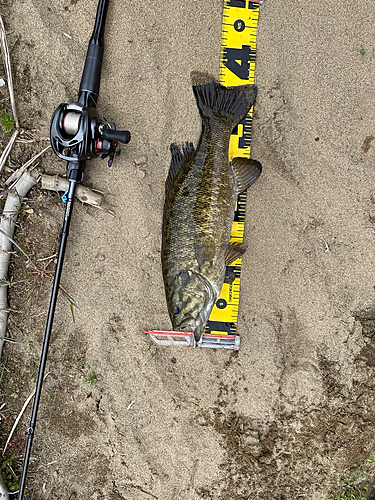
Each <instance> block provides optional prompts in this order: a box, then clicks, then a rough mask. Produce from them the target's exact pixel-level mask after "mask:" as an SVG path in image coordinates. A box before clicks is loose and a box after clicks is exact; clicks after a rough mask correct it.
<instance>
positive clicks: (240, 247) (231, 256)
mask: <svg viewBox="0 0 375 500" xmlns="http://www.w3.org/2000/svg"><path fill="white" fill-rule="evenodd" d="M246 249H247V245H244V244H243V243H229V245H228V248H227V253H226V254H225V265H226V266H230V265H231V264H233V262H235V261H236V260H237V259H239V258H240V257H242V256H243V254H244V253H245V252H246Z"/></svg>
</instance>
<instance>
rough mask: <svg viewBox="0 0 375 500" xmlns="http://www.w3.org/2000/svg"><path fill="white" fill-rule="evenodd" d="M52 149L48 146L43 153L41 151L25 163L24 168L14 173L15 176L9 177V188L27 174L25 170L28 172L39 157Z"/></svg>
mask: <svg viewBox="0 0 375 500" xmlns="http://www.w3.org/2000/svg"><path fill="white" fill-rule="evenodd" d="M50 147H51V146H47V147H46V148H44V149H43V151H40V153H38V154H36V155H35V156H33V157H32V158H31V159H30V160H28V161H27V162H26V163H24V164H23V165H22V167H20V168H19V169H18V170H16V171H15V172H13V174H12V175H11V176H10V177H9V179H7V180H6V182H5V184H6V185H7V186H9V185H10V184H12V182H14V181H17V180H18V179H19V178H20V177H21V175H22V174H23V173H24V172H25V170H27V169H28V168H29V167H30V165H32V164H33V163H34V161H35V160H37V159H38V158H39V156H41V155H42V154H44V153H45V152H46V151H47V150H48V149H49V148H50Z"/></svg>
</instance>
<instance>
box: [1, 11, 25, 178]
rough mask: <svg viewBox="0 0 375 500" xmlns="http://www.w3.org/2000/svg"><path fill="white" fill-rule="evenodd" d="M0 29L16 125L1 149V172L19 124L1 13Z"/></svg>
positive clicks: (18, 129)
mask: <svg viewBox="0 0 375 500" xmlns="http://www.w3.org/2000/svg"><path fill="white" fill-rule="evenodd" d="M0 31H1V33H0V45H1V49H2V53H3V54H4V64H5V71H6V74H7V81H8V89H9V97H10V102H11V105H12V113H13V118H14V124H15V126H16V130H15V131H14V132H13V134H12V137H11V138H10V140H9V142H8V144H7V146H6V148H5V149H4V151H3V154H2V155H1V157H0V172H1V170H2V169H3V168H4V165H5V162H6V161H7V158H8V156H9V153H10V150H11V149H12V147H13V144H14V142H15V140H16V138H17V136H18V134H19V132H20V124H19V122H18V118H17V111H16V101H15V99H14V92H13V79H12V70H11V65H10V56H9V49H8V43H7V39H6V35H5V28H4V23H3V19H2V17H1V15H0Z"/></svg>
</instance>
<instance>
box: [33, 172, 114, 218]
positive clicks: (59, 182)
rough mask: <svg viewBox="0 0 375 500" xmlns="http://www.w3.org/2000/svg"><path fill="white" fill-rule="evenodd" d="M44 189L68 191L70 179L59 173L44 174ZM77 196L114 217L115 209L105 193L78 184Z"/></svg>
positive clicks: (83, 201)
mask: <svg viewBox="0 0 375 500" xmlns="http://www.w3.org/2000/svg"><path fill="white" fill-rule="evenodd" d="M42 189H48V190H49V191H64V192H66V191H68V190H69V181H68V180H67V179H63V178H62V177H59V176H58V175H45V174H43V175H42ZM76 196H77V198H78V199H79V200H80V201H81V202H82V203H87V204H88V205H92V206H94V207H97V208H101V209H103V210H105V211H106V212H107V213H108V214H109V215H111V216H112V217H114V211H113V210H112V208H111V207H110V205H109V204H108V203H106V202H105V201H104V195H103V194H99V193H96V192H95V191H93V190H92V189H90V188H88V187H86V186H82V184H78V186H77V188H76Z"/></svg>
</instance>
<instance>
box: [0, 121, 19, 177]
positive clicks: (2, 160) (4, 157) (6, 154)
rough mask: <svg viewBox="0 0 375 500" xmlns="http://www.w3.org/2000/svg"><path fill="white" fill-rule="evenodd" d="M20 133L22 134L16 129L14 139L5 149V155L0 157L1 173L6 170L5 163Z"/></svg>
mask: <svg viewBox="0 0 375 500" xmlns="http://www.w3.org/2000/svg"><path fill="white" fill-rule="evenodd" d="M19 132H20V131H19V129H16V130H15V131H14V132H13V134H12V137H11V138H10V140H9V142H8V144H7V145H6V147H5V149H4V151H3V154H2V155H1V156H0V172H1V171H2V170H3V168H4V165H5V162H6V161H7V158H8V156H9V153H10V150H11V149H12V146H13V144H14V141H15V140H16V138H17V136H18V134H19Z"/></svg>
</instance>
